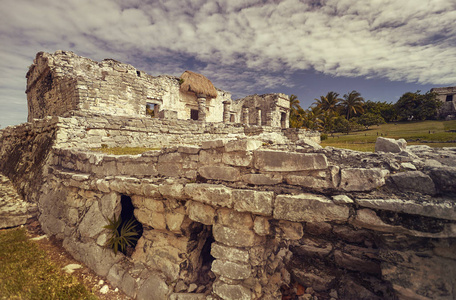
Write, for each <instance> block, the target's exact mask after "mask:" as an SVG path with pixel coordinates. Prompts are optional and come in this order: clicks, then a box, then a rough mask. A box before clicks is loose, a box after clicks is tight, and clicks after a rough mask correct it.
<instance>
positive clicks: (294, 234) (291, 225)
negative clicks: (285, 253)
mask: <svg viewBox="0 0 456 300" xmlns="http://www.w3.org/2000/svg"><path fill="white" fill-rule="evenodd" d="M276 233H278V234H279V235H280V236H281V237H282V238H283V239H285V240H299V239H301V238H302V236H303V235H304V231H303V228H302V224H301V223H296V222H289V221H284V220H280V221H279V223H278V224H277V228H276Z"/></svg>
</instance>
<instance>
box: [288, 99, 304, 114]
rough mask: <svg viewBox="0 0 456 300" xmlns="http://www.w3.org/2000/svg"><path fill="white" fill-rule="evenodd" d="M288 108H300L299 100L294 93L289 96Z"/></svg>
mask: <svg viewBox="0 0 456 300" xmlns="http://www.w3.org/2000/svg"><path fill="white" fill-rule="evenodd" d="M289 100H290V109H291V110H295V111H297V110H298V109H300V108H301V106H300V105H299V100H298V96H296V95H291V96H290V98H289Z"/></svg>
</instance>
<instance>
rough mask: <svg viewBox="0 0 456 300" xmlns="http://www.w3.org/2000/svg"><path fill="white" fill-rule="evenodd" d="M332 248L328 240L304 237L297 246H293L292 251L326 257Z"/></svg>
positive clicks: (303, 254) (310, 255)
mask: <svg viewBox="0 0 456 300" xmlns="http://www.w3.org/2000/svg"><path fill="white" fill-rule="evenodd" d="M332 250H333V246H332V244H331V243H330V242H328V241H326V240H322V239H310V238H304V239H303V240H302V241H300V243H299V245H298V246H294V247H293V253H296V254H297V255H301V256H305V257H313V256H316V257H326V256H328V255H329V254H330V253H331V251H332Z"/></svg>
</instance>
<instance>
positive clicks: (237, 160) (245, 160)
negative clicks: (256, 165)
mask: <svg viewBox="0 0 456 300" xmlns="http://www.w3.org/2000/svg"><path fill="white" fill-rule="evenodd" d="M252 160H253V155H252V153H250V152H246V151H244V152H240V151H237V152H226V153H223V155H222V162H223V163H224V164H227V165H232V166H237V167H247V166H249V165H250V163H251V162H252Z"/></svg>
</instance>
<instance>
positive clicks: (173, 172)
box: [157, 162, 184, 177]
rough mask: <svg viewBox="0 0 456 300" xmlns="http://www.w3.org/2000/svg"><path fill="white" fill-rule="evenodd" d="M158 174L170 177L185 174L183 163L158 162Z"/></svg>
mask: <svg viewBox="0 0 456 300" xmlns="http://www.w3.org/2000/svg"><path fill="white" fill-rule="evenodd" d="M157 171H158V174H160V175H163V176H168V177H180V176H183V175H184V173H183V170H182V163H174V162H163V163H159V164H157Z"/></svg>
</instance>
